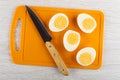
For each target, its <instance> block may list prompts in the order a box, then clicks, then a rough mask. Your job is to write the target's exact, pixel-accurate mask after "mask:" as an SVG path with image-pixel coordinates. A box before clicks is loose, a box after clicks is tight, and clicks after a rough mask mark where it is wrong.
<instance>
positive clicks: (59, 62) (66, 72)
mask: <svg viewBox="0 0 120 80" xmlns="http://www.w3.org/2000/svg"><path fill="white" fill-rule="evenodd" d="M45 45H46V47H47V49H48V51H49V53H50V55H51V56H52V58H53V60H54V61H55V63H56V65H57V67H58V69H59V71H60V72H61V73H62V74H63V75H65V76H68V75H69V70H68V68H67V66H66V65H65V63H64V61H63V59H62V58H61V56H60V54H59V52H58V51H57V50H56V48H55V47H54V45H53V44H52V43H51V42H48V41H47V42H45Z"/></svg>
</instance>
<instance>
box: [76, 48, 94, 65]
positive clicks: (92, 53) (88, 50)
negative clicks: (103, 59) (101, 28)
mask: <svg viewBox="0 0 120 80" xmlns="http://www.w3.org/2000/svg"><path fill="white" fill-rule="evenodd" d="M86 52H87V53H89V54H90V55H91V56H92V60H91V62H90V63H89V64H83V63H81V62H80V56H81V54H84V53H86ZM95 57H96V50H95V49H94V48H92V47H86V48H83V49H81V50H80V51H78V53H77V55H76V61H77V63H78V64H80V65H82V66H88V65H90V64H92V63H93V62H94V60H95Z"/></svg>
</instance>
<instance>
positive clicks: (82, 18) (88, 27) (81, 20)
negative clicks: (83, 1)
mask: <svg viewBox="0 0 120 80" xmlns="http://www.w3.org/2000/svg"><path fill="white" fill-rule="evenodd" d="M77 24H78V26H79V28H80V29H81V30H82V31H83V32H85V33H92V32H93V31H94V29H95V28H96V26H97V23H96V20H95V19H94V18H93V17H92V16H91V15H89V14H84V13H82V14H79V15H78V17H77Z"/></svg>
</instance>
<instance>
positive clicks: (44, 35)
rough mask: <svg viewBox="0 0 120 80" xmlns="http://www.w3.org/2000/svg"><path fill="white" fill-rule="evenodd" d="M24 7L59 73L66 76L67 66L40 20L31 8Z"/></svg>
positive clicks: (67, 72)
mask: <svg viewBox="0 0 120 80" xmlns="http://www.w3.org/2000/svg"><path fill="white" fill-rule="evenodd" d="M25 7H26V9H27V12H28V14H29V16H30V18H31V20H32V21H33V23H34V25H35V26H36V28H37V30H38V32H39V34H40V36H41V37H42V39H43V41H44V42H45V45H46V47H47V49H48V51H49V53H50V54H51V56H52V58H53V60H54V61H55V63H56V65H57V67H58V69H59V71H60V72H61V73H62V74H63V75H68V74H69V70H68V68H67V66H66V65H65V63H64V61H63V59H62V58H61V56H60V54H59V53H58V51H57V50H56V48H55V47H54V45H53V44H52V43H51V40H52V37H51V36H50V34H49V33H48V32H47V29H46V28H45V25H44V24H43V22H42V21H41V20H40V18H38V16H37V15H36V14H35V12H33V10H32V9H31V8H29V7H28V6H25Z"/></svg>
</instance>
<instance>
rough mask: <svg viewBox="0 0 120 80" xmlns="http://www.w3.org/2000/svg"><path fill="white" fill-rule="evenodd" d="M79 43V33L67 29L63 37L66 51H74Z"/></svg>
mask: <svg viewBox="0 0 120 80" xmlns="http://www.w3.org/2000/svg"><path fill="white" fill-rule="evenodd" d="M79 43H80V34H79V33H78V32H76V31H73V30H68V31H67V32H66V33H65V34H64V37H63V44H64V47H65V49H66V50H67V51H70V52H71V51H74V50H75V49H76V48H77V47H78V45H79Z"/></svg>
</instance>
